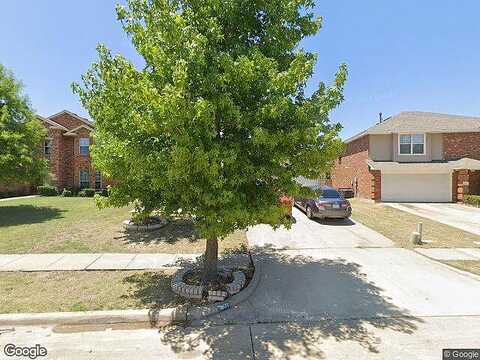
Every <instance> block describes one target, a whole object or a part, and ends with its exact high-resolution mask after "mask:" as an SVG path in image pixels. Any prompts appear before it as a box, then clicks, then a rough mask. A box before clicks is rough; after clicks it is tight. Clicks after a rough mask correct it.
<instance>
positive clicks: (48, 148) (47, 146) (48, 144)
mask: <svg viewBox="0 0 480 360" xmlns="http://www.w3.org/2000/svg"><path fill="white" fill-rule="evenodd" d="M43 153H44V154H45V156H46V157H49V156H50V154H51V153H52V139H45V140H44V141H43Z"/></svg>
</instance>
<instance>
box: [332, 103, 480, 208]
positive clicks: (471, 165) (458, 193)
mask: <svg viewBox="0 0 480 360" xmlns="http://www.w3.org/2000/svg"><path fill="white" fill-rule="evenodd" d="M345 143H346V150H345V152H344V154H343V155H342V156H341V157H340V158H338V159H337V160H336V162H335V165H334V167H333V169H332V173H331V178H332V185H333V186H334V187H337V188H353V189H354V192H355V195H356V196H358V197H361V198H367V199H372V200H375V201H400V202H456V201H462V200H463V196H464V194H480V118H479V117H467V116H457V115H446V114H436V113H427V112H402V113H400V114H398V115H395V116H392V117H390V118H388V119H385V120H384V121H381V122H380V123H378V124H376V125H375V126H373V127H371V128H369V129H367V130H365V131H363V132H361V133H359V134H357V135H355V136H353V137H351V138H349V139H347V140H346V141H345Z"/></svg>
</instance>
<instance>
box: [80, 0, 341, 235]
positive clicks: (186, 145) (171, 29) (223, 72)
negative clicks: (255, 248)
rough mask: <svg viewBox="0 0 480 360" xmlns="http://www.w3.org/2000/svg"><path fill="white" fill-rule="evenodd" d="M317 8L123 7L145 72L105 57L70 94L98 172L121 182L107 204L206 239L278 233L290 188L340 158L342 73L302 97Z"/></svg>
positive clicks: (258, 3)
mask: <svg viewBox="0 0 480 360" xmlns="http://www.w3.org/2000/svg"><path fill="white" fill-rule="evenodd" d="M313 6H314V1H312V0H294V1H291V0H268V1H267V0H128V1H127V6H125V7H124V6H117V15H118V19H119V20H120V21H121V23H122V26H123V29H124V30H125V32H126V33H127V34H128V35H129V37H130V38H131V40H132V42H133V45H134V46H135V48H136V50H137V51H138V53H139V54H140V55H141V56H142V57H143V59H144V62H145V66H144V67H143V68H142V69H138V68H136V67H135V66H134V65H133V63H132V62H131V61H129V60H127V59H126V58H125V57H123V56H122V55H113V54H112V53H111V52H110V51H109V50H108V49H107V48H106V47H105V46H103V45H99V46H98V55H99V60H98V61H97V62H95V63H94V64H93V65H92V67H91V69H90V70H88V71H87V72H86V73H85V74H84V75H83V77H82V80H83V84H82V85H79V84H74V85H73V89H74V91H75V92H76V93H77V94H78V95H79V97H80V99H81V101H82V104H83V105H84V106H85V108H86V109H87V110H88V112H89V113H90V115H91V117H92V118H93V119H94V120H95V123H96V134H95V143H94V145H93V149H92V155H93V159H94V162H95V166H96V167H98V168H99V169H100V170H101V171H102V172H103V173H104V175H106V176H108V177H111V178H113V179H115V180H116V185H115V186H114V187H113V188H112V189H111V192H110V196H109V198H108V199H107V200H106V201H107V205H114V206H121V205H125V204H127V203H129V202H131V201H134V200H136V199H139V200H140V201H141V202H142V204H143V205H144V206H145V208H146V209H147V210H152V209H163V210H164V211H166V212H167V213H170V212H172V211H175V210H177V209H179V208H181V209H182V211H183V212H185V213H188V214H191V215H193V218H194V220H195V225H196V227H197V229H198V230H199V232H200V234H201V235H202V236H204V237H206V238H207V239H217V238H222V237H224V236H226V235H227V234H229V233H231V232H232V231H234V230H236V229H243V228H246V227H247V226H250V225H254V224H258V223H270V224H274V225H278V224H281V223H282V222H284V221H285V220H284V219H283V218H282V210H281V207H280V204H279V196H280V195H282V194H289V195H295V194H297V193H299V191H301V189H300V187H299V185H298V184H297V183H296V182H295V181H294V178H295V177H296V176H299V175H303V176H305V177H310V178H315V177H318V176H319V175H320V174H321V173H324V172H325V171H326V170H327V169H328V168H329V166H330V165H331V162H332V161H333V159H334V158H335V157H336V156H337V155H338V154H339V152H340V151H341V150H342V146H343V145H342V142H341V141H340V139H339V137H338V133H339V131H340V125H338V124H332V123H331V122H330V121H329V118H328V114H329V112H330V111H331V110H332V109H333V108H335V107H336V106H337V105H339V103H340V102H341V101H342V100H343V95H342V92H343V85H344V82H345V79H346V75H347V70H346V66H345V65H341V66H340V67H339V70H338V72H337V74H336V76H335V80H334V82H333V84H332V85H330V86H326V85H324V84H323V83H320V84H319V85H318V88H317V90H316V91H315V92H313V94H311V95H309V96H307V95H305V91H304V90H305V86H306V83H307V80H308V79H309V78H310V77H311V76H312V73H313V71H314V66H315V63H316V55H315V54H313V53H309V52H307V51H305V50H303V49H301V48H300V47H299V43H300V41H301V40H302V39H303V38H305V37H307V36H311V35H314V34H316V33H317V31H318V30H319V29H320V27H321V18H319V17H316V16H315V15H314V14H313V13H312V9H313Z"/></svg>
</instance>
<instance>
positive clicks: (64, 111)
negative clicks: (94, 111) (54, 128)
mask: <svg viewBox="0 0 480 360" xmlns="http://www.w3.org/2000/svg"><path fill="white" fill-rule="evenodd" d="M62 114H68V115H70V116H72V117H74V118H75V119H78V120H80V121H83V122H84V123H85V124H87V125H89V126H92V125H93V123H92V122H91V121H89V120H87V119H85V118H82V117H81V116H78V115H77V114H75V113H72V112H70V111H68V110H62V111H60V112H58V113H56V114H54V115H51V116H49V117H48V118H49V119H51V118H54V117H56V116H59V115H62Z"/></svg>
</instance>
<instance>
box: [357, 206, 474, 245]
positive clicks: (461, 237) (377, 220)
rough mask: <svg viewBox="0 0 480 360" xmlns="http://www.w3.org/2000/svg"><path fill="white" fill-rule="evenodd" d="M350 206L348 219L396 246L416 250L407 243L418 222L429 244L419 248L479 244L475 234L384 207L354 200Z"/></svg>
mask: <svg viewBox="0 0 480 360" xmlns="http://www.w3.org/2000/svg"><path fill="white" fill-rule="evenodd" d="M351 203H352V210H353V212H352V218H354V219H355V220H358V221H359V222H361V223H362V224H364V225H365V226H368V227H369V228H371V229H373V230H375V231H377V232H379V233H380V234H382V235H384V236H386V237H387V238H389V239H391V240H392V241H393V242H394V243H395V244H396V245H397V246H399V247H404V248H412V247H419V245H413V244H412V243H411V242H410V235H411V233H412V231H416V227H417V224H418V223H419V222H422V223H423V237H424V239H425V240H432V241H433V242H432V243H426V244H424V245H420V246H421V247H425V248H431V247H434V248H455V247H478V245H475V244H474V241H480V236H478V235H475V234H472V233H469V232H466V231H463V230H460V229H457V228H455V227H452V226H449V225H445V224H442V223H439V222H436V221H433V220H430V219H426V218H423V217H420V216H416V215H413V214H410V213H408V212H405V211H401V210H398V209H394V208H392V207H389V206H386V205H384V204H374V203H370V202H366V201H362V200H358V199H352V201H351Z"/></svg>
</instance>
